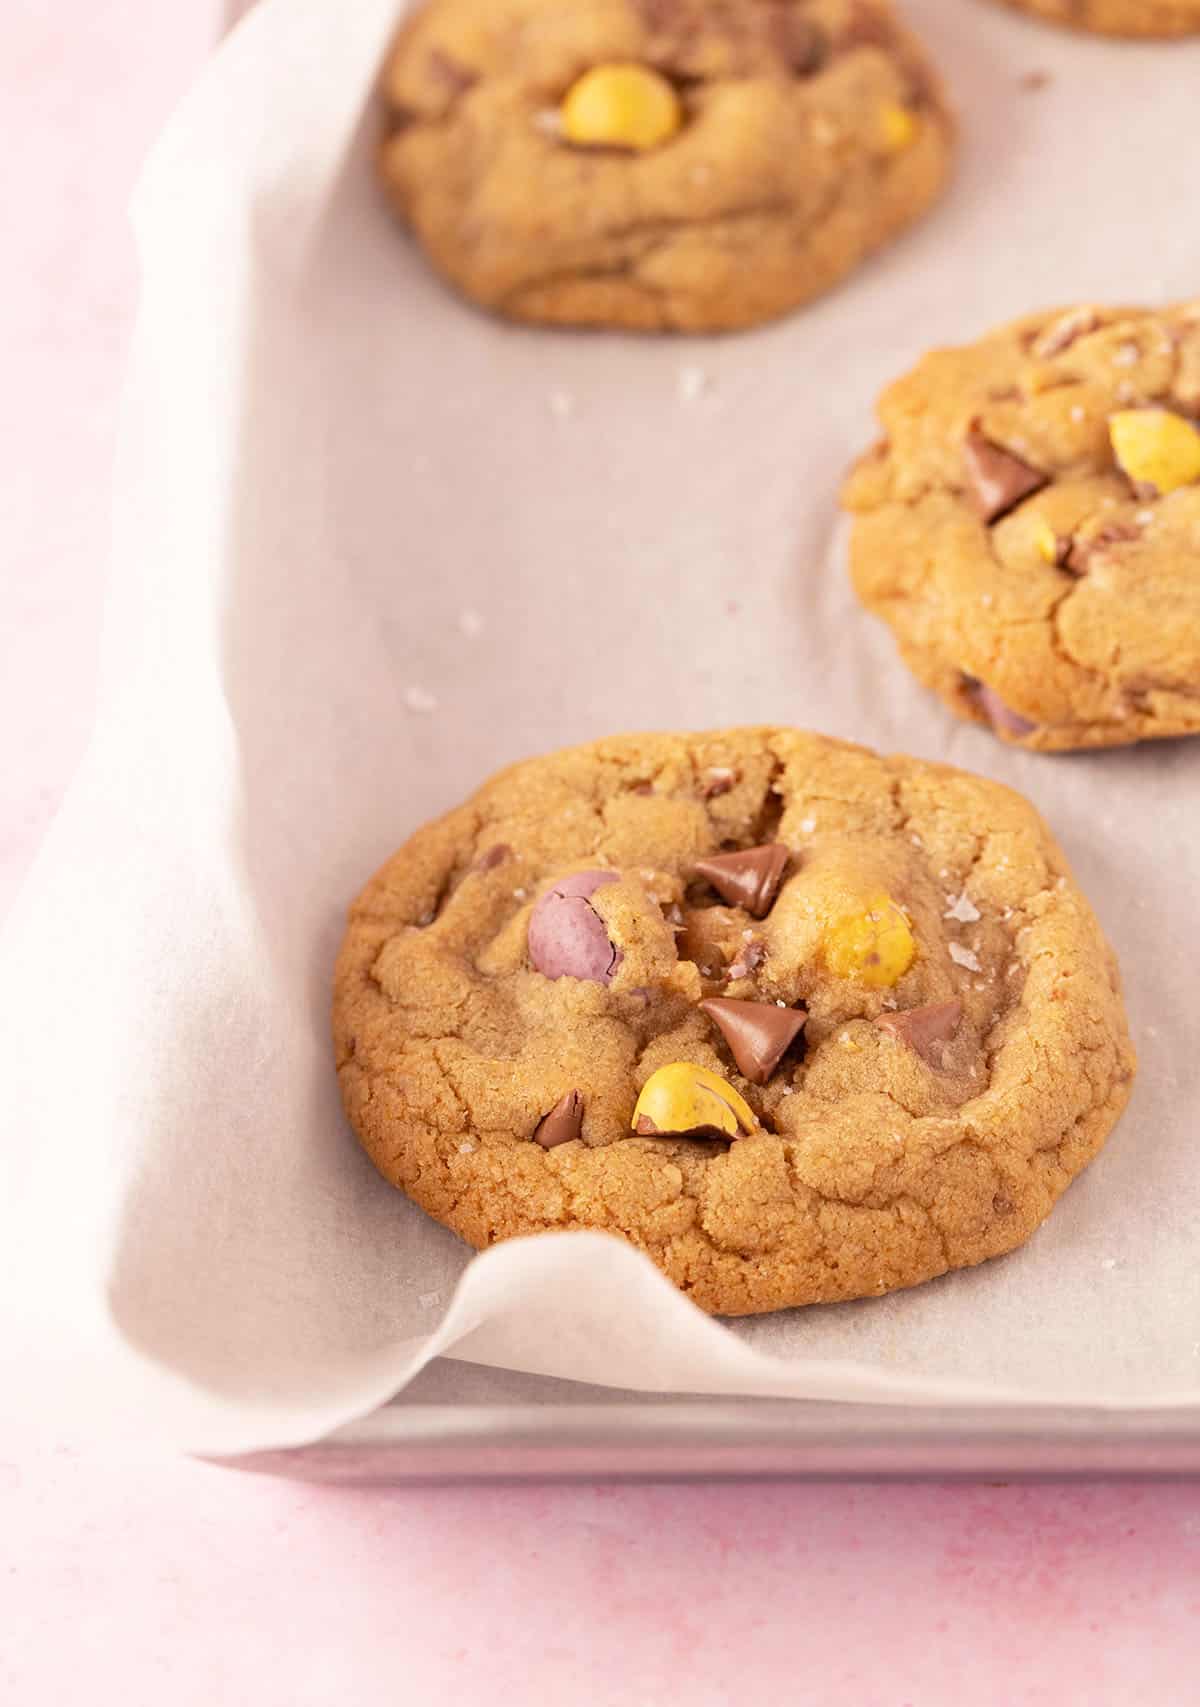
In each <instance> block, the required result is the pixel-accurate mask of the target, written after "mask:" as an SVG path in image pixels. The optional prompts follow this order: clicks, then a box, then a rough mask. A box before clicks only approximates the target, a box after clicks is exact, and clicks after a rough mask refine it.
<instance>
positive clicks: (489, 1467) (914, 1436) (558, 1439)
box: [219, 1359, 1200, 1485]
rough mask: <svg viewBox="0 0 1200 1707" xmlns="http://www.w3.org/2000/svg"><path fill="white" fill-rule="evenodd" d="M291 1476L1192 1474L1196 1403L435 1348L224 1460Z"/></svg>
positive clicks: (357, 1479) (404, 1480)
mask: <svg viewBox="0 0 1200 1707" xmlns="http://www.w3.org/2000/svg"><path fill="white" fill-rule="evenodd" d="M219 1462H220V1463H221V1464H223V1465H225V1466H228V1467H231V1468H235V1469H240V1470H252V1471H257V1472H260V1473H265V1474H268V1475H274V1476H286V1477H292V1478H296V1479H299V1480H302V1481H311V1482H331V1483H346V1484H368V1485H370V1484H375V1485H388V1484H391V1485H403V1484H422V1483H426V1484H428V1483H456V1482H532V1481H558V1482H570V1481H597V1480H606V1481H637V1480H641V1481H651V1480H654V1481H695V1480H711V1479H722V1480H729V1481H756V1480H757V1481H765V1480H783V1479H786V1480H792V1481H809V1482H820V1481H837V1480H851V1479H853V1480H873V1481H901V1480H907V1479H924V1480H938V1481H946V1480H963V1481H966V1480H991V1481H1039V1480H1040V1481H1052V1480H1053V1481H1059V1480H1068V1479H1072V1478H1076V1479H1078V1478H1086V1477H1110V1478H1115V1477H1122V1476H1138V1477H1155V1478H1158V1479H1170V1478H1182V1477H1188V1476H1195V1475H1198V1474H1200V1411H1197V1410H1192V1409H1187V1410H1183V1409H1175V1410H1157V1411H1152V1410H1142V1411H1135V1410H1123V1411H1109V1410H1104V1411H1102V1410H1096V1409H1086V1408H1082V1407H1081V1408H1077V1409H1076V1408H1071V1409H1066V1408H1063V1409H1059V1408H1056V1407H1049V1406H1029V1407H1020V1408H1009V1407H1006V1408H1004V1409H995V1410H988V1409H983V1408H980V1409H977V1410H971V1409H966V1408H958V1409H954V1408H949V1407H945V1406H919V1407H918V1406H908V1405H863V1404H828V1403H820V1402H816V1401H799V1400H792V1399H721V1400H713V1399H705V1398H699V1397H693V1398H688V1397H682V1396H674V1395H670V1396H661V1395H656V1394H647V1393H629V1392H618V1391H616V1390H614V1389H612V1388H601V1387H591V1386H587V1385H584V1384H583V1383H579V1382H572V1381H555V1380H548V1379H543V1378H541V1377H533V1376H524V1375H517V1374H514V1373H512V1372H510V1371H501V1370H492V1369H483V1368H480V1367H479V1366H478V1365H474V1364H465V1363H459V1362H455V1361H453V1360H450V1359H439V1360H437V1361H436V1362H434V1363H433V1364H431V1365H430V1366H429V1368H428V1369H426V1370H425V1371H424V1372H423V1373H422V1374H421V1375H420V1376H418V1378H417V1379H416V1380H415V1381H414V1382H413V1383H412V1385H411V1386H410V1387H409V1388H408V1390H407V1391H406V1393H405V1394H404V1396H403V1398H402V1399H399V1400H397V1401H396V1402H395V1403H393V1404H391V1405H388V1406H386V1407H385V1408H384V1409H383V1410H381V1411H377V1412H375V1413H374V1414H373V1415H372V1416H369V1417H366V1418H364V1419H362V1420H361V1421H359V1422H355V1423H350V1424H348V1425H347V1426H346V1427H344V1428H340V1429H338V1430H336V1432H335V1433H333V1434H331V1435H329V1436H328V1437H327V1438H326V1439H324V1440H321V1441H317V1442H314V1443H313V1444H312V1445H310V1446H299V1447H290V1448H285V1449H281V1450H278V1451H270V1452H253V1453H247V1454H246V1455H244V1456H242V1457H237V1458H223V1459H221V1460H219Z"/></svg>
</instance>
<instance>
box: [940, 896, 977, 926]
mask: <svg viewBox="0 0 1200 1707" xmlns="http://www.w3.org/2000/svg"><path fill="white" fill-rule="evenodd" d="M946 898H947V900H950V897H949V896H947V897H946ZM979 916H980V913H979V908H978V907H977V906H976V905H975V903H974V901H972V900H971V898H970V896H969V895H968V894H967V892H966V890H965V889H964V890H963V892H962V894H961V895H960V896H959V897H958V899H957V900H951V901H950V905H949V906H948V907H947V908H946V911H945V912H944V913H943V914H942V917H943V918H944V919H957V920H958V921H959V923H960V924H963V925H973V924H974V923H975V921H976V919H977V918H979Z"/></svg>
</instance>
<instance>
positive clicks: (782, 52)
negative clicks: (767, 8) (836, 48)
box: [770, 5, 825, 77]
mask: <svg viewBox="0 0 1200 1707" xmlns="http://www.w3.org/2000/svg"><path fill="white" fill-rule="evenodd" d="M770 37H771V43H772V45H773V47H774V48H775V51H776V53H778V55H779V57H780V59H782V60H783V63H784V64H785V65H786V66H787V68H788V70H789V71H794V72H795V73H796V75H797V76H801V77H802V76H804V75H805V74H806V73H807V72H811V71H815V70H816V69H817V67H818V66H819V65H820V63H821V61H822V59H823V58H824V56H825V51H824V50H825V44H824V41H823V39H822V36H821V33H820V31H819V30H818V29H817V27H816V25H815V24H813V23H811V22H810V21H809V19H807V18H805V17H804V16H803V15H802V14H801V13H800V12H798V11H797V10H796V8H795V7H794V6H791V5H783V6H773V7H772V8H771V13H770Z"/></svg>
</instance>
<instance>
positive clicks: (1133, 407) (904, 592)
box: [844, 302, 1200, 752]
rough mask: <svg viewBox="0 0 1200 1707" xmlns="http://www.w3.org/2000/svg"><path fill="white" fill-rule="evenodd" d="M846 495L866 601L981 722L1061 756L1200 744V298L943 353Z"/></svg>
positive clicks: (931, 361) (905, 389) (1094, 314)
mask: <svg viewBox="0 0 1200 1707" xmlns="http://www.w3.org/2000/svg"><path fill="white" fill-rule="evenodd" d="M879 417H880V420H881V422H882V424H883V430H884V437H883V439H882V441H881V442H880V443H879V444H877V445H876V446H875V448H874V449H873V450H871V451H869V452H868V453H867V455H866V456H865V457H864V458H863V459H862V460H861V462H860V463H859V464H858V466H857V468H856V469H855V470H854V472H853V473H852V475H851V476H850V479H849V481H848V483H847V485H846V489H845V493H844V501H845V504H846V506H847V508H848V509H850V510H851V511H852V512H853V513H854V525H853V530H852V534H851V541H850V559H851V571H852V574H853V577H854V583H855V586H856V588H857V590H858V594H859V597H860V598H861V599H862V601H863V603H864V604H865V605H866V606H867V607H868V609H870V610H872V611H874V612H875V613H876V614H877V615H878V616H881V617H882V618H883V619H884V621H885V622H887V623H888V624H889V625H890V627H891V628H892V629H893V631H894V632H895V635H896V638H897V640H898V641H899V644H900V650H901V653H902V654H903V656H904V659H905V661H906V662H907V664H908V665H909V667H910V668H911V669H912V670H913V672H914V673H915V674H916V675H917V676H919V677H920V679H921V680H922V681H923V682H925V683H926V684H927V685H928V686H930V687H932V688H933V689H934V690H935V692H937V693H939V694H940V695H941V696H942V698H943V699H944V700H945V701H946V702H947V704H948V705H950V706H951V708H952V709H953V710H955V711H957V712H958V713H959V715H960V716H962V717H968V718H972V719H974V720H975V721H977V722H986V723H990V724H991V726H992V728H993V729H994V730H995V732H996V734H997V735H999V736H1000V738H1001V739H1002V740H1005V741H1010V742H1016V743H1018V744H1020V745H1021V746H1025V747H1032V748H1036V749H1039V750H1042V751H1047V752H1050V751H1056V750H1063V749H1067V748H1073V747H1109V746H1117V745H1122V744H1125V743H1128V742H1132V741H1141V740H1146V739H1148V738H1150V737H1152V736H1160V735H1194V734H1197V733H1200V572H1198V569H1197V562H1198V553H1200V302H1192V303H1186V304H1183V305H1182V306H1180V307H1177V308H1170V309H1163V310H1158V311H1150V310H1145V309H1136V308H1095V307H1090V306H1087V307H1079V308H1069V309H1066V310H1056V311H1055V312H1054V313H1051V314H1035V315H1031V316H1030V317H1029V318H1027V319H1023V320H1018V321H1017V322H1016V323H1015V324H1013V325H1011V326H1006V327H1005V328H1004V329H1003V330H1001V331H999V332H995V333H993V334H992V335H991V336H990V337H987V338H984V339H983V340H982V342H980V343H978V344H972V345H969V346H967V347H966V348H962V349H952V350H939V351H935V352H934V353H933V354H932V355H928V356H926V357H925V358H924V360H922V361H921V362H920V363H919V364H918V365H917V367H916V368H915V369H914V370H913V371H912V372H911V373H910V374H908V375H906V377H905V378H903V379H901V380H899V381H897V382H896V384H894V385H892V386H891V387H890V389H889V390H887V391H886V392H885V393H884V395H883V397H882V399H881V401H880V404H879Z"/></svg>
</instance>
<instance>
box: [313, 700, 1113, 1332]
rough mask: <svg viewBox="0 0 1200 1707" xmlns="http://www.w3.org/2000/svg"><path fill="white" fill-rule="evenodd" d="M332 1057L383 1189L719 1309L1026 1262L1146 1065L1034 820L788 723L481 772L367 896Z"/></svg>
mask: <svg viewBox="0 0 1200 1707" xmlns="http://www.w3.org/2000/svg"><path fill="white" fill-rule="evenodd" d="M334 1033H335V1041H336V1050H337V1064H338V1074H339V1078H340V1081H341V1088H342V1096H343V1099H344V1101H345V1106H346V1110H347V1113H348V1114H349V1117H350V1120H351V1121H352V1123H353V1125H354V1127H355V1129H356V1131H357V1132H358V1134H359V1137H360V1138H361V1140H362V1143H363V1145H364V1146H365V1148H366V1150H367V1152H368V1153H369V1155H370V1156H371V1158H372V1160H373V1161H374V1162H375V1165H376V1166H377V1167H378V1168H379V1170H380V1172H381V1173H383V1174H384V1175H385V1176H386V1178H387V1179H389V1180H391V1181H392V1182H393V1184H395V1185H397V1186H399V1187H400V1188H401V1189H402V1190H404V1191H406V1192H407V1193H408V1194H409V1195H410V1196H411V1197H412V1198H414V1199H415V1201H416V1202H417V1203H419V1204H420V1205H421V1206H422V1207H423V1208H424V1209H426V1210H428V1212H429V1213H430V1214H431V1215H433V1216H436V1217H437V1219H438V1220H440V1221H443V1222H445V1223H446V1225H447V1226H449V1227H452V1228H454V1229H455V1231H456V1232H458V1233H460V1234H461V1235H462V1237H463V1238H465V1239H467V1240H469V1241H470V1242H471V1243H472V1244H473V1245H476V1246H480V1247H483V1246H487V1245H491V1244H494V1243H496V1242H497V1241H498V1240H501V1239H507V1238H512V1237H514V1236H515V1235H517V1234H523V1233H536V1232H541V1231H543V1230H550V1229H562V1228H601V1229H604V1230H606V1231H609V1232H612V1233H616V1234H619V1235H621V1236H623V1237H624V1238H626V1239H628V1240H629V1241H630V1242H631V1243H633V1244H634V1245H636V1246H638V1247H639V1248H640V1249H641V1250H643V1251H645V1252H646V1253H647V1254H648V1255H649V1256H650V1257H651V1258H652V1259H653V1260H654V1262H656V1263H657V1264H658V1266H659V1267H660V1268H661V1269H662V1270H663V1272H664V1273H665V1274H667V1275H668V1276H669V1277H670V1278H671V1279H672V1280H673V1281H674V1282H675V1284H676V1285H677V1286H679V1287H680V1288H682V1290H683V1291H684V1292H686V1293H687V1294H688V1295H689V1296H690V1297H692V1298H694V1299H695V1300H696V1302H697V1303H698V1304H700V1305H702V1306H703V1307H704V1308H705V1309H706V1310H711V1311H715V1312H718V1313H721V1314H729V1315H737V1314H745V1313H748V1312H752V1311H760V1310H775V1309H779V1308H781V1307H783V1306H786V1305H792V1304H810V1303H815V1302H818V1301H830V1300H835V1299H842V1298H855V1297H859V1296H863V1295H866V1294H878V1293H884V1292H887V1291H889V1290H891V1289H892V1288H894V1287H901V1286H912V1285H915V1284H916V1283H917V1282H918V1281H922V1280H927V1279H929V1278H930V1277H931V1276H933V1275H938V1274H943V1273H945V1272H946V1270H947V1269H952V1268H960V1267H964V1266H967V1265H970V1264H973V1263H978V1262H982V1261H983V1260H984V1259H985V1258H987V1257H992V1256H997V1255H999V1254H1000V1253H1001V1252H1004V1251H1009V1250H1012V1249H1013V1247H1014V1246H1016V1245H1019V1244H1020V1243H1021V1242H1022V1240H1024V1239H1026V1238H1027V1237H1028V1236H1029V1234H1030V1233H1031V1232H1032V1231H1033V1229H1034V1228H1035V1227H1036V1226H1037V1225H1038V1223H1039V1222H1040V1221H1041V1220H1042V1219H1043V1218H1044V1217H1045V1216H1046V1215H1047V1214H1048V1212H1049V1210H1050V1208H1051V1206H1052V1204H1053V1203H1054V1201H1055V1199H1056V1198H1057V1197H1058V1196H1059V1194H1060V1193H1061V1192H1062V1191H1063V1190H1064V1189H1065V1188H1066V1186H1067V1185H1068V1184H1069V1183H1070V1181H1071V1179H1072V1178H1073V1177H1074V1176H1075V1175H1076V1174H1077V1173H1078V1172H1079V1171H1080V1169H1081V1168H1083V1167H1084V1166H1085V1165H1086V1164H1087V1163H1088V1162H1089V1161H1090V1160H1091V1158H1092V1157H1093V1156H1094V1155H1095V1154H1096V1152H1097V1150H1098V1149H1099V1148H1100V1145H1101V1144H1102V1143H1103V1141H1104V1138H1105V1136H1106V1135H1107V1133H1108V1132H1109V1130H1110V1128H1111V1127H1112V1125H1113V1123H1114V1121H1115V1120H1116V1118H1117V1116H1118V1115H1119V1113H1120V1111H1121V1109H1122V1107H1123V1106H1124V1104H1125V1100H1126V1098H1127V1096H1128V1093H1129V1086H1130V1081H1131V1079H1132V1076H1133V1071H1134V1058H1133V1050H1132V1047H1131V1045H1130V1041H1129V1034H1128V1030H1127V1026H1126V1021H1125V1014H1124V1010H1123V1007H1122V1003H1121V996H1120V988H1119V981H1118V976H1117V968H1116V965H1115V962H1114V960H1113V956H1112V954H1111V952H1110V950H1109V949H1108V947H1107V945H1106V943H1105V941H1104V938H1103V936H1102V935H1101V932H1100V928H1099V926H1098V924H1097V922H1096V919H1095V917H1094V916H1093V914H1092V911H1091V909H1090V908H1089V906H1088V904H1087V902H1086V901H1085V900H1084V898H1083V896H1082V895H1081V894H1080V893H1079V890H1078V889H1077V888H1076V886H1075V883H1074V881H1073V880H1072V877H1071V874H1070V872H1069V870H1068V869H1067V866H1066V862H1065V861H1064V859H1063V856H1062V854H1061V852H1060V851H1059V849H1058V847H1057V846H1056V845H1055V843H1054V841H1053V839H1052V837H1051V836H1050V834H1049V832H1048V831H1047V829H1046V827H1045V825H1044V824H1043V823H1042V821H1041V820H1040V818H1039V817H1038V815H1037V813H1036V812H1035V811H1034V810H1033V809H1032V807H1030V806H1029V805H1028V804H1027V803H1026V802H1025V801H1024V800H1022V799H1021V798H1020V797H1019V796H1018V795H1015V794H1013V793H1011V792H1009V790H1007V789H1005V788H1001V787H999V786H998V785H997V784H995V783H991V782H985V781H983V780H982V779H981V778H979V777H974V776H968V775H966V774H964V773H963V772H960V771H954V770H950V769H948V768H947V767H945V766H942V765H933V764H924V763H920V762H919V761H917V760H915V759H908V758H891V759H885V758H879V757H877V756H876V755H875V754H873V753H870V752H867V751H866V750H865V749H863V748H861V747H852V746H848V745H845V744H843V743H840V742H836V741H830V740H825V739H823V738H821V737H820V736H816V735H807V734H803V733H801V732H799V731H797V730H791V729H740V730H732V731H727V732H723V733H715V734H707V735H642V736H628V737H622V738H615V739H612V740H607V741H599V742H597V743H595V745H593V746H588V747H579V748H575V749H571V750H568V751H565V752H561V753H554V754H551V755H550V756H549V757H547V758H542V759H534V760H531V761H529V762H528V763H525V764H520V765H516V766H514V767H513V768H512V769H510V770H507V771H504V772H502V773H501V774H500V775H499V776H497V777H494V778H493V779H492V780H491V781H490V782H488V783H486V784H485V785H484V786H483V787H482V788H481V789H480V790H479V792H478V793H477V794H476V795H474V796H473V798H472V799H471V800H469V801H468V802H467V803H466V804H465V805H464V806H460V807H459V808H457V810H455V811H453V812H450V813H448V814H447V816H446V817H444V818H442V819H439V820H438V821H437V822H436V823H432V824H429V825H427V826H426V827H425V828H424V829H421V830H418V832H417V833H416V834H415V835H414V836H413V837H412V838H411V839H410V840H409V842H408V843H407V844H406V845H405V846H404V847H403V848H402V849H401V850H400V852H399V853H397V854H396V855H395V857H394V858H393V859H391V860H390V861H389V862H388V863H387V865H385V866H384V867H383V869H382V870H381V871H380V872H379V873H378V874H377V875H376V876H375V877H374V878H373V879H372V880H371V882H370V883H369V884H368V885H367V887H366V888H365V889H364V891H363V892H362V894H361V895H360V896H359V898H358V900H357V901H356V902H355V904H354V906H353V908H352V910H351V914H350V922H349V928H348V930H347V933H346V938H345V941H344V943H343V946H342V951H341V955H340V958H339V961H338V966H337V974H336V988H335V996H334Z"/></svg>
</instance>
